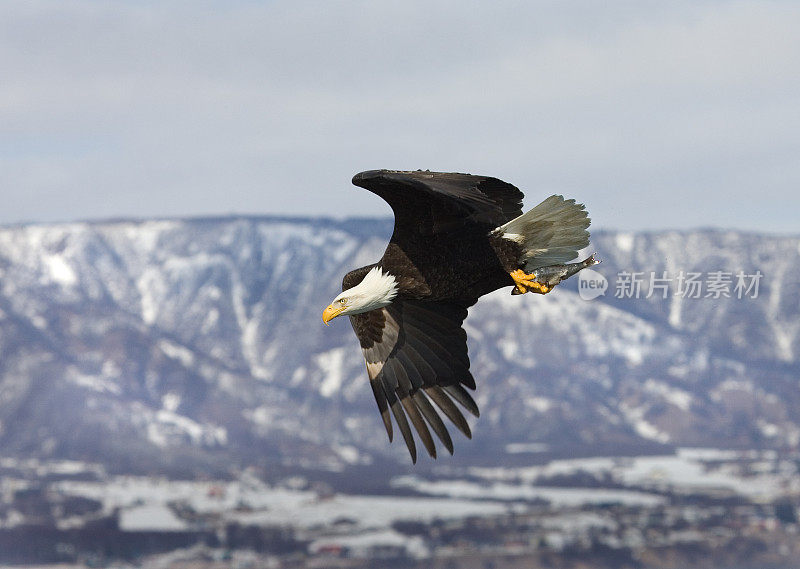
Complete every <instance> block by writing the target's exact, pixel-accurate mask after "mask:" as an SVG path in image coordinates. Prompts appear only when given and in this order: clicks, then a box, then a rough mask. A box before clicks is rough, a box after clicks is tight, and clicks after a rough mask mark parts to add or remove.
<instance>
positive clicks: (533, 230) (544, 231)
mask: <svg viewBox="0 0 800 569" xmlns="http://www.w3.org/2000/svg"><path fill="white" fill-rule="evenodd" d="M590 222H591V220H590V219H589V217H588V215H587V213H586V210H585V209H584V206H583V204H576V203H575V200H574V199H570V200H565V199H564V196H556V195H553V196H550V197H549V198H547V199H546V200H544V201H543V202H542V203H540V204H539V205H537V206H536V207H535V208H533V209H532V210H530V211H528V212H526V213H523V214H522V215H521V216H519V217H517V218H515V219H512V220H511V221H509V222H508V223H505V224H503V225H501V226H500V227H498V228H497V229H496V230H495V231H497V232H499V233H502V235H503V237H504V238H505V239H511V240H513V241H516V242H517V243H519V244H520V245H522V249H523V256H522V262H523V263H524V265H525V270H526V271H527V272H530V271H532V270H534V269H537V268H539V267H546V266H548V265H557V264H562V263H567V262H569V261H571V260H572V259H574V258H575V257H576V256H577V255H578V251H580V250H581V249H583V248H584V247H588V246H589V232H588V231H587V230H586V229H587V228H588V227H589V223H590Z"/></svg>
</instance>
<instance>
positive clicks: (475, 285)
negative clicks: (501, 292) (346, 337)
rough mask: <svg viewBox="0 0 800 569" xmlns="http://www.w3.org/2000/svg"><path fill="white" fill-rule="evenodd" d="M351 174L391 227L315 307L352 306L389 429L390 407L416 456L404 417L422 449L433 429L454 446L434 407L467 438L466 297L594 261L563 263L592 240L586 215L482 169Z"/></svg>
mask: <svg viewBox="0 0 800 569" xmlns="http://www.w3.org/2000/svg"><path fill="white" fill-rule="evenodd" d="M353 183H354V184H355V185H357V186H361V187H362V188H366V189H367V190H369V191H371V192H373V193H375V194H377V195H379V196H380V197H382V198H383V199H384V200H386V202H388V203H389V205H390V206H391V208H392V210H393V211H394V217H395V223H394V232H393V234H392V237H391V239H390V241H389V245H388V246H387V248H386V251H385V252H384V254H383V257H381V259H380V260H379V261H378V262H377V263H375V264H374V265H369V266H366V267H361V268H360V269H356V270H354V271H351V272H349V273H347V274H346V275H345V277H344V279H343V281H342V293H341V294H340V295H339V296H337V297H336V298H335V299H334V300H333V302H331V304H330V305H329V306H328V307H327V308H326V309H325V311H324V312H323V314H322V319H323V321H324V322H325V323H326V324H327V323H328V322H329V321H330V320H331V319H333V318H335V317H337V316H341V315H348V316H350V322H351V324H352V325H353V329H354V330H355V333H356V336H357V337H358V341H359V342H360V344H361V350H362V352H363V354H364V360H365V361H366V366H367V375H368V376H369V380H370V384H371V386H372V391H373V393H374V395H375V401H376V402H377V404H378V409H379V410H380V413H381V417H382V418H383V424H384V426H385V428H386V432H387V433H388V435H389V440H390V441H391V440H392V438H393V426H392V417H394V421H395V423H396V425H397V428H398V429H399V430H400V434H401V435H402V437H403V439H404V440H405V443H406V446H407V447H408V451H409V453H410V454H411V459H412V461H413V462H416V460H417V450H416V444H415V442H414V436H413V435H412V431H411V425H413V427H414V430H415V431H416V432H417V435H418V437H419V439H420V441H421V442H422V444H423V445H424V447H425V450H426V451H427V452H428V454H429V455H430V456H431V457H433V458H436V444H435V442H434V438H433V436H432V435H431V431H433V433H434V434H435V435H436V437H437V438H438V439H439V441H440V442H441V444H442V445H444V447H445V448H446V449H447V450H448V451H449V452H450V453H451V454H452V453H453V441H452V439H451V438H450V434H449V432H448V430H447V427H446V426H445V423H444V421H443V417H446V418H447V419H448V420H449V421H450V422H451V423H452V424H453V425H455V426H456V428H457V429H458V430H459V431H461V432H462V433H463V434H464V435H466V436H467V437H468V438H471V437H472V433H471V432H470V428H469V424H468V423H467V421H466V419H465V418H464V415H463V412H462V409H465V410H467V411H468V412H469V413H471V414H473V415H474V416H476V417H477V416H478V415H479V412H478V406H477V405H476V404H475V401H474V399H473V398H472V396H471V395H470V393H469V391H468V390H474V389H475V380H474V379H473V377H472V374H471V373H470V371H469V357H468V355H467V334H466V332H465V331H464V329H463V328H462V326H461V325H462V323H463V321H464V318H466V316H467V308H468V307H470V306H472V305H473V304H475V302H477V300H478V298H479V297H481V296H483V295H484V294H488V293H490V292H492V291H494V290H497V289H499V288H502V287H506V286H513V287H514V288H513V289H512V293H513V294H522V293H525V292H536V293H540V294H546V293H547V292H549V291H550V290H552V288H553V287H554V286H555V285H557V284H558V283H559V282H561V280H563V279H565V278H568V277H569V276H571V275H573V274H575V273H576V272H578V271H579V270H581V269H582V268H584V267H588V266H591V265H593V264H594V263H595V262H596V261H595V260H594V257H593V256H592V257H589V258H587V259H585V260H584V261H581V262H579V263H572V264H565V263H567V262H568V261H570V260H572V259H573V258H575V257H576V256H577V255H578V252H579V251H580V250H581V249H583V248H585V247H587V246H588V245H589V232H588V231H587V228H588V227H589V223H590V220H589V217H588V216H587V213H586V210H585V209H584V206H583V205H582V204H576V203H575V200H565V199H564V198H563V197H562V196H550V197H549V198H547V199H545V200H544V201H543V202H542V203H540V204H539V205H537V206H536V207H535V208H533V209H532V210H530V211H528V212H527V213H525V214H523V213H522V198H523V194H522V192H521V191H520V190H519V189H518V188H516V187H515V186H512V185H511V184H508V183H506V182H503V181H501V180H498V179H497V178H491V177H487V176H474V175H471V174H456V173H440V172H429V171H421V170H418V171H416V172H401V171H394V170H371V171H368V172H361V173H360V174H356V176H355V177H354V178H353Z"/></svg>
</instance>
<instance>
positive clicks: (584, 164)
mask: <svg viewBox="0 0 800 569" xmlns="http://www.w3.org/2000/svg"><path fill="white" fill-rule="evenodd" d="M798 30H800V2H796V1H786V2H768V1H755V2H701V1H695V0H693V1H687V2H680V1H670V2H664V1H662V0H658V1H654V2H647V1H642V0H633V1H628V2H595V1H586V2H563V1H553V2H530V1H520V2H496V1H495V2H467V1H463V0H462V1H454V2H431V1H427V0H426V1H424V2H423V1H420V2H417V1H411V0H404V1H402V2H376V1H365V2H333V1H328V2H310V3H309V2H297V1H292V2H284V1H276V2H255V1H253V2H244V1H240V2H198V1H186V2H162V1H154V2H122V1H108V2H99V1H97V2H90V1H81V0H56V1H40V0H23V1H9V0H6V1H4V2H2V3H0V196H2V199H1V200H0V223H15V222H22V221H53V220H75V219H95V218H106V217H150V216H160V217H163V216H194V215H207V214H229V213H242V214H292V215H328V216H334V217H346V216H362V215H390V210H389V208H388V206H386V204H384V203H383V202H382V201H381V200H380V199H379V198H378V197H377V196H374V195H372V194H370V193H369V192H366V191H365V190H362V189H360V188H356V187H354V186H351V185H350V178H351V177H352V175H353V174H354V173H356V172H358V171H360V170H368V169H375V168H393V169H417V168H422V169H425V168H428V169H431V170H441V171H462V172H463V171H466V172H473V173H480V174H488V175H493V176H497V177H499V178H502V179H504V180H507V181H509V182H512V183H514V184H516V185H517V186H519V187H520V188H522V189H523V191H525V193H526V195H527V197H526V206H528V207H532V206H534V205H535V204H536V203H538V201H539V200H540V199H542V198H544V197H545V196H546V195H549V194H551V193H563V194H566V195H568V196H572V197H575V198H577V199H578V200H579V201H583V202H585V203H586V204H587V206H588V209H589V211H590V213H591V215H592V218H593V219H594V224H595V226H600V227H605V228H619V229H627V228H630V229H661V228H690V227H698V226H717V227H728V228H745V229H755V230H764V231H773V232H793V233H798V232H800V216H798V211H800V33H799V32H798Z"/></svg>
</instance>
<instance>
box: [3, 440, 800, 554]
mask: <svg viewBox="0 0 800 569" xmlns="http://www.w3.org/2000/svg"><path fill="white" fill-rule="evenodd" d="M799 464H800V459H799V457H798V456H782V455H780V453H776V452H774V451H769V452H741V451H738V452H733V451H715V450H698V449H684V450H682V451H679V452H678V453H677V454H676V455H674V456H660V457H633V458H617V459H575V460H563V461H555V462H551V463H549V464H544V465H539V466H535V467H527V468H520V469H513V468H511V469H503V470H492V469H480V468H474V467H473V468H469V469H466V470H465V471H464V472H461V473H455V472H449V473H448V476H447V477H437V478H434V479H420V478H416V477H411V478H409V477H397V478H394V479H392V480H390V481H387V484H386V486H385V487H384V488H383V491H381V492H379V493H374V494H372V495H357V494H352V493H344V492H341V491H339V490H338V489H337V488H336V487H335V484H336V480H337V479H338V478H337V477H330V479H328V480H326V479H325V476H324V475H320V474H319V473H317V475H316V479H311V478H307V477H303V476H291V477H287V478H284V479H281V480H272V481H269V480H268V479H269V476H266V473H263V472H259V471H257V470H256V469H252V468H251V469H248V470H246V471H245V472H242V473H241V476H239V478H238V479H235V480H192V481H187V480H185V481H176V480H167V479H164V478H159V477H143V476H113V475H109V474H107V473H106V471H105V469H104V468H103V467H101V466H99V465H92V464H84V463H79V462H65V461H56V462H46V461H37V460H33V459H31V460H14V459H3V460H2V461H0V473H1V474H2V482H0V492H1V493H0V495H1V496H2V502H1V503H0V563H3V564H8V565H16V564H25V565H37V566H58V567H61V568H65V567H163V568H165V569H167V568H172V569H179V568H186V569H188V568H198V569H200V568H206V569H211V568H217V567H220V568H221V567H242V568H244V567H270V568H298V569H299V568H311V567H318V568H322V567H342V568H360V567H413V568H417V567H419V568H423V567H426V568H437V569H438V568H442V569H445V568H446V569H506V568H509V569H510V568H523V567H565V568H567V567H574V568H577V567H589V566H591V567H609V568H611V567H616V568H628V567H629V568H645V567H647V568H650V567H652V568H670V567H689V566H690V567H732V568H751V567H752V568H754V569H755V568H759V569H763V568H766V567H775V568H779V567H780V568H784V567H785V568H789V567H797V559H799V558H800V539H799V538H800V525H798V506H800V478H798V476H797V474H798V465H799Z"/></svg>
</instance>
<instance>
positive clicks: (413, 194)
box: [353, 170, 523, 244]
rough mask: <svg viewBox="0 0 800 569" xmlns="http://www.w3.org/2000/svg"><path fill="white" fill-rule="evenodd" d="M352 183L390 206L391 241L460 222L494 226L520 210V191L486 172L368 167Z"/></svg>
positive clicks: (438, 230)
mask: <svg viewBox="0 0 800 569" xmlns="http://www.w3.org/2000/svg"><path fill="white" fill-rule="evenodd" d="M353 183H354V184H355V185H356V186H361V187H362V188H365V189H367V190H369V191H371V192H372V193H374V194H377V195H379V196H380V197H382V198H383V199H384V200H386V202H387V203H388V204H389V205H390V206H391V207H392V210H393V211H394V217H395V224H394V234H393V235H392V241H394V242H396V243H400V244H402V243H403V242H406V241H408V240H413V239H414V238H415V237H417V236H419V235H423V236H429V235H435V234H441V233H447V232H450V231H453V230H456V229H460V228H463V227H464V226H466V225H481V226H485V229H486V230H491V229H494V228H495V227H498V226H499V225H502V224H503V223H505V222H507V221H509V220H511V219H514V218H515V217H519V216H520V215H522V198H523V194H522V192H521V191H520V190H519V189H518V188H517V187H515V186H512V185H511V184H508V183H506V182H503V181H502V180H498V179H497V178H491V177H488V176H474V175H472V174H457V173H442V172H430V171H427V170H426V171H422V170H417V171H415V172H400V171H395V170H369V171H367V172H361V173H360V174H356V175H355V176H354V177H353Z"/></svg>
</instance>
